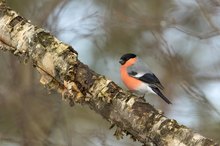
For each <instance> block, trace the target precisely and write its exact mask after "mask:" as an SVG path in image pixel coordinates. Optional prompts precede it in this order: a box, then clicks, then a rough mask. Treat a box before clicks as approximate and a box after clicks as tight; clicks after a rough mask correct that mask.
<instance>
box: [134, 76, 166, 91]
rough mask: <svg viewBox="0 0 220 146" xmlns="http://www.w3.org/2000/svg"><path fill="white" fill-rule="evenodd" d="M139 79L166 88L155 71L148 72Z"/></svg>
mask: <svg viewBox="0 0 220 146" xmlns="http://www.w3.org/2000/svg"><path fill="white" fill-rule="evenodd" d="M138 79H139V80H141V81H143V82H145V83H148V84H150V85H151V86H152V87H154V86H155V87H158V88H159V89H164V87H163V85H162V84H161V83H160V81H159V79H158V78H157V77H156V76H155V75H154V74H153V73H146V74H144V75H143V76H141V77H139V78H138Z"/></svg>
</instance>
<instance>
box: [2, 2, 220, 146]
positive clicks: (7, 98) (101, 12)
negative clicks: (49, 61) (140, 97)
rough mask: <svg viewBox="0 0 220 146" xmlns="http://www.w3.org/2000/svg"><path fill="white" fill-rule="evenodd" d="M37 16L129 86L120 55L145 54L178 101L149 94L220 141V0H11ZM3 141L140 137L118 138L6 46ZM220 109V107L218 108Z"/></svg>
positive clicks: (93, 141)
mask: <svg viewBox="0 0 220 146" xmlns="http://www.w3.org/2000/svg"><path fill="white" fill-rule="evenodd" d="M8 4H9V5H10V6H11V7H12V8H13V9H15V10H16V11H18V12H19V13H21V15H23V16H25V17H26V18H28V19H30V20H31V21H32V23H34V24H36V25H39V26H42V27H44V28H45V29H47V30H49V31H51V32H52V33H53V34H54V35H56V36H57V37H58V38H59V39H61V40H63V41H64V42H67V43H70V44H72V45H73V47H74V48H75V49H76V50H77V51H78V52H79V58H80V59H81V60H82V61H83V62H84V63H86V64H88V65H89V66H90V68H92V69H93V70H95V71H96V72H98V73H100V74H104V75H106V76H107V77H108V78H110V79H112V80H114V81H115V82H116V83H118V84H119V85H121V86H122V87H124V86H123V85H122V83H121V81H120V77H119V73H118V72H119V64H118V60H119V58H120V56H121V55H122V54H124V53H127V52H133V53H136V54H138V55H139V56H140V57H141V58H142V59H143V60H144V61H145V62H146V63H147V64H148V65H149V66H150V67H151V68H152V71H153V72H155V74H156V75H157V76H158V77H159V78H160V80H161V82H162V84H163V85H164V86H165V91H164V93H165V95H166V96H168V97H169V98H170V99H171V100H172V102H173V105H171V106H170V105H166V104H165V103H163V101H162V100H160V99H159V98H158V97H157V96H154V95H148V96H147V101H148V102H150V103H151V104H153V105H155V107H157V108H159V109H162V110H163V111H165V114H166V115H167V116H168V117H169V118H174V119H176V120H177V121H178V122H180V123H182V124H185V125H186V126H188V127H191V128H193V129H194V130H195V131H198V132H200V133H201V134H203V135H205V136H207V137H210V138H213V139H215V140H217V141H219V142H220V137H219V134H218V133H219V132H220V126H219V124H220V122H219V120H220V114H219V113H220V108H219V106H220V103H219V95H220V90H219V88H220V84H219V79H220V76H219V73H220V57H219V56H220V49H219V46H220V43H219V42H220V41H219V40H220V37H219V32H220V31H219V27H220V19H219V15H220V7H219V6H220V1H219V0H209V1H208V0H192V1H184V0H178V1H177V0H166V1H164V0H148V1H146V0H139V1H132V0H127V1H123V0H118V1H114V0H108V1H107V0H92V1H91V0H81V1H80V0H32V1H29V0H19V1H15V0H8ZM0 56H1V57H0V67H1V69H2V70H1V73H0V80H1V82H0V143H1V145H3V146H4V145H7V144H9V145H15V144H18V145H27V146H30V145H32V146H35V145H36V146H41V145H45V146H46V145H59V146H60V145H63V146H67V145H68V146H70V145H74V146H75V145H82V146H86V145H89V146H91V145H102V146H103V145H106V146H108V145H137V143H136V142H132V140H130V139H129V138H127V137H125V138H124V140H120V141H117V140H116V139H115V138H114V137H113V136H112V135H113V130H109V129H108V127H109V126H110V125H109V123H107V122H106V121H104V120H103V119H102V118H101V117H100V116H99V115H97V114H95V113H94V112H93V111H91V110H90V109H88V108H87V107H82V106H79V105H76V106H74V107H69V105H68V104H67V103H65V102H63V101H62V100H61V98H59V97H60V95H58V94H57V93H55V92H54V91H51V92H50V93H49V94H48V91H47V90H46V89H44V88H43V87H42V86H41V85H40V83H39V75H38V73H37V72H36V71H35V69H34V68H33V67H32V65H31V63H27V64H25V65H24V64H23V62H24V60H18V59H17V58H16V57H14V56H13V55H11V54H10V53H3V52H2V53H0ZM218 112H219V113H218ZM139 145H141V144H139Z"/></svg>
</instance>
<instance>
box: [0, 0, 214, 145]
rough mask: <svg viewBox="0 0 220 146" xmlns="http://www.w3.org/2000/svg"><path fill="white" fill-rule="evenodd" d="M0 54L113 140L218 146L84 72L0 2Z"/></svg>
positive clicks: (70, 54)
mask: <svg viewBox="0 0 220 146" xmlns="http://www.w3.org/2000/svg"><path fill="white" fill-rule="evenodd" d="M0 49H2V50H4V51H10V52H12V53H13V54H15V55H17V56H19V57H20V58H22V59H24V60H26V59H30V60H32V61H33V65H34V66H36V68H37V70H38V71H39V72H40V74H41V83H42V84H44V85H45V86H47V87H48V88H50V89H55V90H57V91H58V92H59V93H61V94H62V97H63V98H64V99H65V100H68V101H69V103H70V105H74V103H80V104H86V105H88V106H89V107H90V108H91V109H93V110H95V111H96V112H97V113H99V114H100V115H102V116H103V118H105V119H106V120H108V121H109V122H110V123H111V124H112V125H113V126H114V125H115V126H117V129H116V132H115V136H116V137H117V138H122V136H123V135H124V134H127V135H131V137H132V138H133V139H134V140H138V141H140V142H142V143H143V144H145V145H147V144H149V143H151V144H153V145H172V146H173V145H198V146H209V145H218V144H217V143H215V142H214V141H212V140H211V139H208V138H205V137H203V136H201V135H200V134H198V133H195V132H193V131H192V130H191V129H189V128H187V127H185V126H183V125H179V124H178V123H177V122H176V121H175V120H171V119H168V118H167V117H165V116H163V115H162V112H160V111H158V110H156V109H154V108H153V106H151V105H150V104H148V103H146V102H144V100H143V99H141V98H138V97H136V96H134V95H132V94H130V93H129V92H126V91H123V90H122V89H121V88H120V87H118V86H117V85H116V84H115V83H114V82H112V81H110V80H108V79H106V78H105V77H104V76H102V75H99V74H97V73H95V72H94V71H92V70H90V69H89V68H88V66H86V65H84V64H83V63H81V62H80V61H79V60H78V58H77V52H75V51H74V49H73V48H72V47H71V46H69V45H67V44H64V43H62V42H61V41H59V40H58V39H56V38H55V37H53V36H52V35H51V34H50V33H48V32H46V31H44V30H43V29H41V28H38V27H36V26H34V25H32V24H31V23H30V22H28V21H27V20H25V19H24V18H22V17H21V16H19V15H18V14H17V13H16V12H15V11H13V10H11V9H10V8H8V7H7V6H6V5H5V3H4V2H3V1H1V3H0ZM24 84H25V83H24ZM27 86H28V85H27ZM26 110H28V109H26ZM21 122H22V121H21ZM23 126H25V125H23Z"/></svg>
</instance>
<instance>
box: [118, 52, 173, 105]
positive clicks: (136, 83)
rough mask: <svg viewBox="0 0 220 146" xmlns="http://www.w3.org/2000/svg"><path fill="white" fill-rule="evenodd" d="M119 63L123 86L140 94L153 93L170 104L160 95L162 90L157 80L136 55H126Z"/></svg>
mask: <svg viewBox="0 0 220 146" xmlns="http://www.w3.org/2000/svg"><path fill="white" fill-rule="evenodd" d="M119 63H120V64H121V67H120V74H121V79H122V81H123V83H124V84H125V86H126V87H127V88H128V89H129V90H132V91H136V92H139V93H142V94H145V93H154V94H157V95H158V96H160V97H161V98H162V99H163V100H164V101H165V102H166V103H168V104H171V102H170V101H169V100H168V99H167V98H166V97H165V96H164V95H163V94H162V93H161V91H160V90H163V88H164V87H163V86H162V85H161V83H160V81H159V79H158V78H157V77H156V76H155V75H154V74H153V73H152V72H151V71H150V70H149V69H148V67H147V65H144V64H143V63H142V62H141V61H140V59H139V58H138V57H137V55H135V54H132V53H128V54H125V55H123V56H122V57H121V58H120V61H119Z"/></svg>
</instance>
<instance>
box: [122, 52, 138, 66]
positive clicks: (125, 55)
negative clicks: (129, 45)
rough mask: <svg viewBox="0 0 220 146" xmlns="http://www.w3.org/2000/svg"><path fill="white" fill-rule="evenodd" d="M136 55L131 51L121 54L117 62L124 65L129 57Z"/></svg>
mask: <svg viewBox="0 0 220 146" xmlns="http://www.w3.org/2000/svg"><path fill="white" fill-rule="evenodd" d="M136 56H137V55H135V54H132V53H128V54H124V55H123V56H121V58H120V61H119V63H120V64H121V65H124V64H125V63H126V62H127V61H128V60H129V59H131V58H135V57H136Z"/></svg>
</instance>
